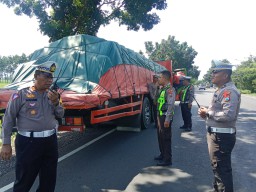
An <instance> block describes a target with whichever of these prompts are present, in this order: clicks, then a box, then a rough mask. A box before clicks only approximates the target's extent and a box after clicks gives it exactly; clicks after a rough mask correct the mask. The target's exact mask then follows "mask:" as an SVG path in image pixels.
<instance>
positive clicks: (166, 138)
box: [157, 115, 172, 162]
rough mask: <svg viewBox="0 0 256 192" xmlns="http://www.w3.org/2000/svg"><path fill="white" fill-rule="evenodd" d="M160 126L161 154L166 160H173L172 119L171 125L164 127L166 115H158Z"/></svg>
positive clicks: (159, 143) (158, 127)
mask: <svg viewBox="0 0 256 192" xmlns="http://www.w3.org/2000/svg"><path fill="white" fill-rule="evenodd" d="M157 118H158V121H159V124H160V126H157V137H158V145H159V150H160V155H161V156H162V157H163V160H164V161H165V162H171V161H172V129H171V126H172V121H170V126H169V127H168V128H167V127H164V121H165V115H163V116H157Z"/></svg>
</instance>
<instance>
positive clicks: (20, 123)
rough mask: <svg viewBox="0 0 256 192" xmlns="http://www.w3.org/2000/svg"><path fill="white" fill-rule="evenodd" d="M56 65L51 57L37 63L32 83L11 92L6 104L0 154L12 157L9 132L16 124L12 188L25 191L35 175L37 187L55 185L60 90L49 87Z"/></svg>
mask: <svg viewBox="0 0 256 192" xmlns="http://www.w3.org/2000/svg"><path fill="white" fill-rule="evenodd" d="M55 69H56V65H55V63H54V62H51V61H48V62H46V63H43V64H41V65H38V66H37V67H36V70H35V74H34V80H35V81H34V85H33V86H31V87H27V88H24V89H21V90H19V91H18V92H17V93H14V94H13V95H12V96H11V98H10V100H9V103H8V105H7V109H6V112H5V115H4V118H3V124H2V127H3V130H2V140H3V145H2V148H1V152H0V157H1V158H2V159H4V160H8V159H10V158H11V156H12V147H11V133H12V129H13V127H15V126H16V127H17V131H18V134H17V135H16V140H15V149H16V167H15V171H16V179H15V183H14V186H13V191H14V192H28V191H29V190H30V188H31V187H32V185H33V183H34V181H35V179H36V177H37V175H39V186H38V189H37V191H40V192H53V191H54V189H55V184H56V175H57V163H58V146H57V136H56V129H57V127H58V122H57V120H56V117H57V118H61V117H63V115H64V109H63V107H62V105H61V102H60V97H59V94H58V93H57V91H55V90H53V91H50V90H49V88H50V86H51V84H52V83H53V73H54V71H55Z"/></svg>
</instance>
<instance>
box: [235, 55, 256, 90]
mask: <svg viewBox="0 0 256 192" xmlns="http://www.w3.org/2000/svg"><path fill="white" fill-rule="evenodd" d="M233 81H234V82H235V84H236V85H237V87H238V88H239V89H241V90H248V91H249V92H251V93H256V57H255V56H250V57H249V58H248V60H247V61H243V62H242V63H241V65H239V66H238V67H237V69H236V70H235V71H234V73H233Z"/></svg>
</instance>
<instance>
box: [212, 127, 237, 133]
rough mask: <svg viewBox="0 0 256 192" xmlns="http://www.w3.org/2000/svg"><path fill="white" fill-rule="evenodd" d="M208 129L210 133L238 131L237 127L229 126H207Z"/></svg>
mask: <svg viewBox="0 0 256 192" xmlns="http://www.w3.org/2000/svg"><path fill="white" fill-rule="evenodd" d="M207 131H208V132H209V133H229V134H233V133H235V132H236V130H235V128H227V127H222V128H220V127H207Z"/></svg>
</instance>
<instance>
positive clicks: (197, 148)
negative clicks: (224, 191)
mask: <svg viewBox="0 0 256 192" xmlns="http://www.w3.org/2000/svg"><path fill="white" fill-rule="evenodd" d="M212 93H213V90H209V89H208V90H205V91H204V90H201V91H197V92H196V99H197V100H198V102H199V103H200V105H205V106H207V105H208V104H209V102H210V100H211V96H212ZM255 99H256V98H252V97H248V96H243V97H242V103H241V110H240V115H239V120H238V122H237V142H236V145H235V148H234V151H233V153H232V166H233V177H234V187H235V192H254V191H255V189H256V166H255V162H256V155H255V152H256V150H255V149H256V140H255V138H256V102H255ZM192 112H193V130H192V132H182V131H181V130H180V129H179V127H180V126H181V125H182V119H181V113H180V108H179V106H178V103H177V104H176V110H175V119H174V123H173V136H172V138H173V165H172V166H170V167H157V166H155V165H156V162H155V161H154V160H153V158H154V156H155V155H158V153H159V152H158V145H157V137H156V129H155V128H153V127H151V128H149V129H146V130H143V131H141V132H123V131H122V132H121V131H112V132H109V134H107V135H106V136H104V137H102V138H100V139H99V140H97V141H96V140H93V141H95V142H91V143H88V142H87V145H84V146H83V147H82V148H80V149H79V150H78V152H74V154H71V155H70V156H67V157H63V158H62V159H61V161H60V162H59V165H58V179H57V186H56V192H100V191H103V192H117V191H125V192H170V191H173V192H206V191H208V190H209V189H211V182H212V176H213V175H212V171H211V168H210V161H209V157H208V151H207V143H206V138H205V134H206V130H205V123H204V121H203V120H202V119H200V117H199V116H198V115H197V105H196V103H195V102H194V104H193V108H192ZM72 150H73V149H72ZM1 186H2V185H1ZM35 189H36V184H35V185H34V186H33V189H32V190H31V191H35ZM0 191H1V188H0ZM8 191H11V190H8Z"/></svg>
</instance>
